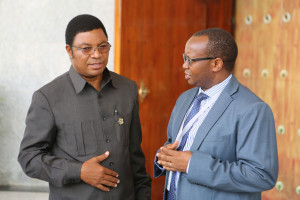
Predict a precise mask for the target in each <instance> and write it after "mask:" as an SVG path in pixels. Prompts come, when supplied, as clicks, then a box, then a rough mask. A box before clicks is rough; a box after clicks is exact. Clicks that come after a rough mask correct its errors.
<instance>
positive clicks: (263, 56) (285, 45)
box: [235, 0, 300, 200]
mask: <svg viewBox="0 0 300 200" xmlns="http://www.w3.org/2000/svg"><path fill="white" fill-rule="evenodd" d="M235 19H236V25H235V26H236V30H235V37H236V41H237V44H238V46H239V56H238V59H237V63H236V66H235V67H236V70H235V74H236V76H237V77H238V79H239V80H240V81H241V82H242V83H243V84H245V85H247V86H248V87H249V88H250V89H251V90H252V91H254V92H255V93H256V94H257V95H258V96H259V97H261V98H262V99H263V100H264V101H266V102H267V103H268V104H269V105H270V107H271V108H272V110H273V113H274V117H275V125H276V129H277V144H278V155H279V176H278V180H277V184H276V187H274V188H273V189H272V190H269V191H266V192H263V193H262V199H263V200H296V199H300V156H299V155H300V145H299V144H300V115H299V112H300V104H299V101H298V100H299V99H300V85H299V83H300V76H299V74H300V67H299V63H298V58H299V53H300V42H299V41H300V34H299V33H300V2H299V1H295V0H264V1H261V0H251V1H245V0H237V1H236V17H235ZM297 192H298V194H297Z"/></svg>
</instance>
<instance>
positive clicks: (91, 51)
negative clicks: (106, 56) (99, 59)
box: [72, 42, 111, 55]
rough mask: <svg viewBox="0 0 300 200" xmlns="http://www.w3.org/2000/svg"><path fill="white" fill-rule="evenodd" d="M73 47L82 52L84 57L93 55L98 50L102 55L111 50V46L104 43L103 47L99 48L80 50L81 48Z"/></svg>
mask: <svg viewBox="0 0 300 200" xmlns="http://www.w3.org/2000/svg"><path fill="white" fill-rule="evenodd" d="M72 47H74V48H76V49H78V50H80V51H81V52H82V53H83V54H84V55H92V54H94V53H95V51H96V49H97V50H98V51H99V52H100V53H107V52H108V51H109V50H110V47H111V45H110V44H109V43H108V42H107V43H103V44H101V45H99V46H98V47H95V48H93V47H83V48H80V47H76V46H73V45H72Z"/></svg>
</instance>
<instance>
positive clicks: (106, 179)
mask: <svg viewBox="0 0 300 200" xmlns="http://www.w3.org/2000/svg"><path fill="white" fill-rule="evenodd" d="M108 156H109V152H108V151H107V152H105V153H104V154H102V155H100V156H95V157H93V158H91V159H89V160H87V161H85V162H84V163H83V164H82V167H81V173H80V179H81V180H82V181H84V182H85V183H87V184H90V185H92V186H94V187H96V188H98V189H100V190H102V191H106V192H108V191H109V188H108V187H117V184H118V183H119V182H120V180H119V179H118V178H117V177H118V176H119V175H118V173H117V172H115V171H113V170H111V169H108V168H106V167H103V166H102V165H100V162H102V161H103V160H105V159H106V158H107V157H108Z"/></svg>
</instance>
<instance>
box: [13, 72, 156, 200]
mask: <svg viewBox="0 0 300 200" xmlns="http://www.w3.org/2000/svg"><path fill="white" fill-rule="evenodd" d="M138 112H139V108H138V99H137V86H136V84H135V82H133V81H131V80H129V79H127V78H125V77H123V76H120V75H118V74H116V73H113V72H110V71H109V70H108V69H105V70H104V72H103V80H102V83H101V89H100V92H97V91H96V90H95V89H94V88H93V87H92V86H91V85H89V84H88V83H87V82H86V81H85V80H84V79H83V78H82V77H81V76H80V75H79V74H78V73H77V72H76V71H75V70H74V68H73V67H71V68H70V70H69V72H66V73H65V74H63V75H61V76H60V77H58V78H56V79H55V80H53V81H52V82H50V83H49V84H47V85H45V86H44V87H42V88H41V89H39V90H37V91H36V92H35V93H34V94H33V97H32V103H31V106H30V108H29V111H28V115H27V118H26V129H25V134H24V138H23V140H22V142H21V147H20V153H19V157H18V160H19V162H20V164H21V166H22V168H23V170H24V172H25V173H26V174H27V175H28V176H30V177H34V178H38V179H42V180H45V181H47V182H49V188H50V194H49V199H51V200H52V199H53V200H54V199H55V200H62V199H64V200H65V199H72V200H76V199H78V200H79V199H80V200H88V199H92V200H96V199H101V200H106V199H107V200H108V199H113V200H117V199H127V200H133V199H143V200H144V199H149V200H150V193H151V192H150V187H151V179H150V177H149V175H148V174H147V173H146V170H145V158H144V154H143V152H142V149H141V146H140V143H141V140H142V133H141V125H140V120H139V113H138ZM106 151H109V152H110V156H109V157H108V158H107V159H106V160H104V161H103V162H101V165H103V166H104V167H107V168H109V169H112V170H114V171H116V172H117V173H118V174H119V179H120V183H119V184H118V187H117V188H111V189H110V191H109V192H103V191H101V190H99V189H97V188H95V187H92V186H90V185H88V184H86V183H84V182H82V181H81V180H80V169H81V165H82V163H83V162H84V161H86V160H88V159H90V158H92V157H94V156H98V155H101V154H103V153H105V152H106Z"/></svg>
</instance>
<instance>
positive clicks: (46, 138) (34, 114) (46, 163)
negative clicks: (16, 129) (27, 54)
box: [18, 91, 82, 186]
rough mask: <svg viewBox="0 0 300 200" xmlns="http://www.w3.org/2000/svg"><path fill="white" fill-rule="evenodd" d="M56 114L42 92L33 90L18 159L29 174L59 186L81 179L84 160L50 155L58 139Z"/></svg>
mask: <svg viewBox="0 0 300 200" xmlns="http://www.w3.org/2000/svg"><path fill="white" fill-rule="evenodd" d="M56 131H57V130H56V125H55V118H54V115H53V113H52V110H51V107H50V105H49V103H48V101H47V99H46V97H45V96H44V95H43V93H42V92H40V91H36V92H35V93H34V94H33V97H32V102H31V105H30V108H29V110H28V114H27V117H26V128H25V133H24V137H23V139H22V141H21V145H20V151H19V156H18V161H19V163H20V165H21V167H22V169H23V171H24V172H25V174H27V175H28V176H30V177H32V178H37V179H41V180H44V181H47V182H49V183H51V184H54V185H56V186H63V185H64V184H68V183H72V182H80V170H81V165H82V163H81V162H75V161H68V160H66V159H63V158H59V157H55V156H53V155H51V148H52V147H53V144H54V141H55V139H56Z"/></svg>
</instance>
